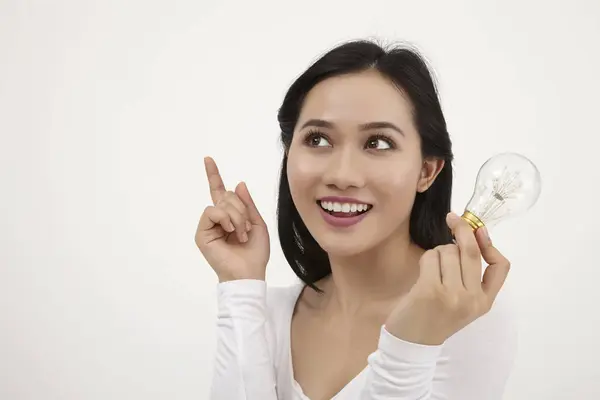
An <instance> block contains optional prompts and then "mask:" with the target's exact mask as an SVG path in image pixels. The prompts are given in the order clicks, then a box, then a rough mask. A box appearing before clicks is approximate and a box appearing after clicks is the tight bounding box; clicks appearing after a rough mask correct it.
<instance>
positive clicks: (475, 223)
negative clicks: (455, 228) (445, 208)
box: [461, 210, 485, 231]
mask: <svg viewBox="0 0 600 400" xmlns="http://www.w3.org/2000/svg"><path fill="white" fill-rule="evenodd" d="M461 218H462V219H464V220H465V221H467V222H468V224H469V225H471V228H473V230H474V231H476V230H477V229H479V228H482V227H484V226H485V224H484V223H483V221H482V220H481V219H479V217H478V216H477V215H475V214H473V213H472V212H470V211H467V210H465V212H464V213H463V215H462V216H461Z"/></svg>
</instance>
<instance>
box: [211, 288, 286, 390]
mask: <svg viewBox="0 0 600 400" xmlns="http://www.w3.org/2000/svg"><path fill="white" fill-rule="evenodd" d="M266 290H267V289H266V283H265V281H262V280H251V279H243V280H234V281H228V282H223V283H219V285H218V287H217V291H218V316H217V351H216V357H215V365H214V372H213V378H212V386H211V392H210V399H211V400H277V394H276V391H275V367H274V364H273V357H272V354H273V351H274V350H273V349H272V348H271V345H272V344H273V340H274V338H273V337H272V335H269V331H268V326H267V310H266V307H267V305H266Z"/></svg>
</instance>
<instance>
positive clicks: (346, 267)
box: [320, 232, 424, 318]
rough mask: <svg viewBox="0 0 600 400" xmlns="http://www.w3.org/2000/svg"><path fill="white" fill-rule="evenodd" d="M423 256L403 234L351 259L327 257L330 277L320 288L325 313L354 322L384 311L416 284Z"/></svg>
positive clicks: (418, 248)
mask: <svg viewBox="0 0 600 400" xmlns="http://www.w3.org/2000/svg"><path fill="white" fill-rule="evenodd" d="M423 252H424V251H423V250H422V249H421V248H420V247H419V246H417V245H416V244H415V243H413V242H412V241H411V240H410V236H409V234H408V232H406V233H405V234H401V235H397V236H395V237H390V238H389V239H388V240H387V241H386V242H384V243H382V244H381V245H380V246H377V247H375V248H373V249H371V250H369V251H368V252H364V253H361V254H358V255H354V256H352V257H335V256H331V255H330V258H329V259H330V263H331V276H330V277H329V278H327V279H326V280H325V281H324V282H323V283H322V285H320V286H321V288H322V289H323V290H324V294H323V302H322V304H323V308H324V311H326V312H327V313H331V314H336V315H341V316H343V317H348V318H354V317H357V316H361V315H365V314H366V315H369V314H372V313H373V312H374V311H376V310H382V309H385V308H386V306H387V305H389V304H390V303H392V302H395V300H396V299H397V298H398V297H399V296H401V295H403V294H404V293H406V292H407V291H408V290H410V288H411V287H412V286H413V284H414V283H415V282H416V280H417V278H418V276H419V267H418V263H419V258H420V257H421V255H422V254H423Z"/></svg>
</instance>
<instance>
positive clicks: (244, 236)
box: [242, 232, 248, 243]
mask: <svg viewBox="0 0 600 400" xmlns="http://www.w3.org/2000/svg"><path fill="white" fill-rule="evenodd" d="M247 241H248V235H247V234H246V232H243V233H242V243H246V242H247Z"/></svg>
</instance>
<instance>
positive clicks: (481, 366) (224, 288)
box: [210, 280, 517, 400]
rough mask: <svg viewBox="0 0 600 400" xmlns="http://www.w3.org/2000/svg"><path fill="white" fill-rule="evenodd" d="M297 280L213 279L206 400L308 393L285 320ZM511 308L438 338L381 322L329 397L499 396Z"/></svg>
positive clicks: (462, 399)
mask: <svg viewBox="0 0 600 400" xmlns="http://www.w3.org/2000/svg"><path fill="white" fill-rule="evenodd" d="M302 289H303V284H300V283H298V284H294V285H291V286H289V287H267V285H266V283H265V282H264V281H259V280H237V281H229V282H224V283H219V284H218V288H217V292H218V316H217V350H216V357H215V366H214V373H213V378H212V387H211V392H210V400H310V399H309V398H308V397H307V396H306V395H305V394H304V393H303V392H302V388H301V387H300V385H299V384H298V383H297V382H296V381H295V379H294V375H293V368H292V360H291V346H290V327H291V320H292V314H293V311H294V307H295V305H296V301H297V299H298V297H299V295H300V293H301V291H302ZM511 310H512V309H511V307H510V305H509V304H508V302H507V301H506V299H505V298H504V296H502V292H501V294H500V295H498V297H497V298H496V302H495V304H494V307H493V308H492V310H491V311H490V312H489V313H488V314H486V315H484V316H483V317H481V318H479V319H477V320H476V321H474V322H472V323H471V324H470V325H468V326H467V327H466V328H464V329H462V330H461V331H459V332H458V333H456V334H455V335H453V336H452V337H450V338H449V339H448V340H447V341H446V342H445V343H444V344H442V345H440V346H426V345H420V344H415V343H409V342H406V341H403V340H401V339H399V338H397V337H395V336H393V335H391V334H390V333H389V332H388V331H387V330H386V329H385V326H382V327H381V333H380V337H379V344H378V348H377V350H376V351H375V352H373V353H372V354H371V355H370V356H369V357H368V364H367V367H366V368H365V369H364V370H363V371H362V372H361V373H359V374H358V375H357V376H356V377H355V378H354V379H353V380H352V381H350V382H349V383H348V384H347V385H346V386H345V387H344V388H343V389H342V390H341V391H340V392H338V393H337V394H336V395H335V396H334V397H333V399H335V400H355V399H356V400H358V399H360V400H383V399H386V400H391V399H394V400H401V399H407V400H499V399H502V394H503V391H504V386H505V383H506V381H507V379H508V376H509V373H510V370H511V368H512V365H513V360H514V356H515V353H516V345H517V337H516V329H515V324H514V322H513V318H512V316H513V315H512V312H511Z"/></svg>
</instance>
